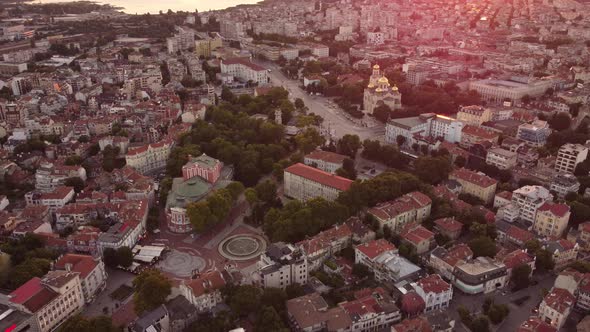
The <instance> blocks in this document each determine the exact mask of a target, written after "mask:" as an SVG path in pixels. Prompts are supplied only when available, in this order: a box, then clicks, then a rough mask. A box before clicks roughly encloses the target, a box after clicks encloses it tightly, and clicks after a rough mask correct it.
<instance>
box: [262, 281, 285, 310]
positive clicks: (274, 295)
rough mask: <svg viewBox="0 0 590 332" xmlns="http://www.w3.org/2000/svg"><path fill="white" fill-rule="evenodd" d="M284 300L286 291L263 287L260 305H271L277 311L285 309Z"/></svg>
mask: <svg viewBox="0 0 590 332" xmlns="http://www.w3.org/2000/svg"><path fill="white" fill-rule="evenodd" d="M285 302H287V293H286V292H285V291H284V290H282V289H280V288H273V287H269V288H265V289H264V290H263V292H262V296H261V298H260V304H261V305H263V306H270V307H273V308H274V309H275V310H276V311H277V312H281V311H283V310H284V309H285Z"/></svg>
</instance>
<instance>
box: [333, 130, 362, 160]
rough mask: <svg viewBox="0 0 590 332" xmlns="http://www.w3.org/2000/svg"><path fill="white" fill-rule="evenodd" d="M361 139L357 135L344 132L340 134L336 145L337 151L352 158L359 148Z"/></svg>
mask: <svg viewBox="0 0 590 332" xmlns="http://www.w3.org/2000/svg"><path fill="white" fill-rule="evenodd" d="M361 146H362V145H361V140H360V138H359V137H358V136H357V135H350V134H346V135H344V136H342V138H341V139H340V140H338V143H337V144H336V147H337V148H338V152H339V153H341V154H344V155H347V156H348V157H350V158H352V159H354V158H355V157H356V152H357V151H358V149H360V148H361Z"/></svg>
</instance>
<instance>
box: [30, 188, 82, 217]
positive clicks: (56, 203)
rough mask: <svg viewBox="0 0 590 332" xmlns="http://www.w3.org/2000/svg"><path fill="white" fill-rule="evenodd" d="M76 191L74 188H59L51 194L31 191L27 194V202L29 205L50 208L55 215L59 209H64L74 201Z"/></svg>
mask: <svg viewBox="0 0 590 332" xmlns="http://www.w3.org/2000/svg"><path fill="white" fill-rule="evenodd" d="M74 196H75V191H74V188H73V187H65V186H61V187H57V188H55V190H53V191H50V192H39V191H30V192H28V193H26V194H25V202H26V203H27V206H29V205H44V206H48V207H49V210H50V211H51V212H52V213H53V212H55V211H56V210H57V209H59V208H61V207H64V206H65V205H66V204H68V203H69V202H71V201H72V200H73V199H74Z"/></svg>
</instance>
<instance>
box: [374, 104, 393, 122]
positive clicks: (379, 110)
mask: <svg viewBox="0 0 590 332" xmlns="http://www.w3.org/2000/svg"><path fill="white" fill-rule="evenodd" d="M390 114H391V108H390V107H389V106H387V105H385V104H383V105H379V106H377V107H375V109H374V110H373V116H375V119H377V120H379V121H381V122H382V123H385V122H387V120H389V115H390Z"/></svg>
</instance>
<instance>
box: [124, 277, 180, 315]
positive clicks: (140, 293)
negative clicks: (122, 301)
mask: <svg viewBox="0 0 590 332" xmlns="http://www.w3.org/2000/svg"><path fill="white" fill-rule="evenodd" d="M133 289H134V291H135V294H134V295H133V302H134V304H135V311H136V312H137V313H142V312H144V311H149V310H152V309H155V308H156V307H158V306H160V305H162V304H164V302H166V298H167V297H168V296H169V295H170V292H171V290H172V283H171V282H170V280H169V279H168V278H167V277H166V276H165V275H164V274H162V273H161V272H160V271H158V270H155V269H148V270H144V271H143V272H141V273H140V274H139V275H138V276H137V277H136V278H135V279H134V280H133Z"/></svg>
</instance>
